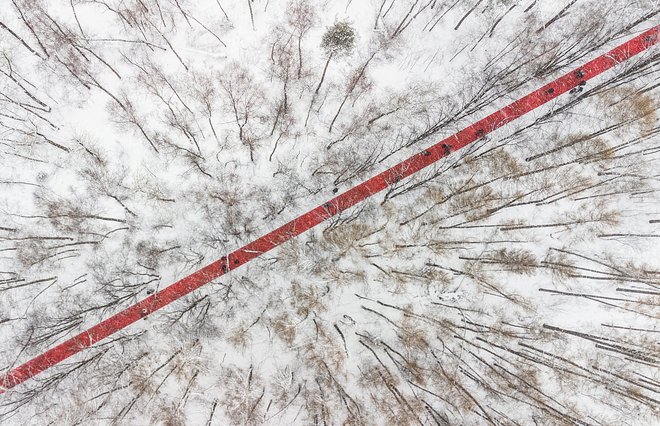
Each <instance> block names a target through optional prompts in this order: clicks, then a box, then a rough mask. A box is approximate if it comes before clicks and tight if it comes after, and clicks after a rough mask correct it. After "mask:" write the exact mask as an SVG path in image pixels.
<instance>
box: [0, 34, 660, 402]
mask: <svg viewBox="0 0 660 426" xmlns="http://www.w3.org/2000/svg"><path fill="white" fill-rule="evenodd" d="M659 39H660V25H659V26H656V27H654V28H651V29H650V30H648V31H646V32H644V33H642V34H641V35H639V36H637V37H635V38H633V39H631V40H629V41H627V42H625V43H623V44H621V45H620V46H618V47H616V48H615V49H613V50H611V51H609V52H608V53H606V54H604V55H602V56H599V57H598V58H596V59H594V60H592V61H590V62H588V63H586V64H585V65H583V66H582V67H580V68H578V69H576V70H574V71H571V72H570V73H568V74H566V75H564V76H562V77H560V78H558V79H557V80H555V81H553V82H552V83H549V84H546V85H545V86H543V87H541V88H540V89H538V90H536V91H534V92H532V93H530V94H528V95H526V96H524V97H522V98H520V99H518V100H517V101H515V102H513V103H511V104H510V105H507V106H505V107H504V108H502V109H500V110H499V111H496V112H494V113H493V114H491V115H489V116H488V117H486V118H484V119H482V120H479V121H478V122H476V123H474V124H472V125H471V126H469V127H467V128H465V129H463V130H461V131H460V132H458V133H456V134H454V135H453V136H450V137H448V138H446V139H444V140H442V141H440V142H438V143H436V144H435V145H433V146H431V147H430V148H427V149H426V150H424V151H422V152H420V153H418V154H415V155H413V156H412V157H410V158H408V159H407V160H405V161H402V162H401V163H399V164H397V165H395V166H393V167H391V168H389V169H387V170H385V171H384V172H382V173H380V174H378V175H376V176H374V177H372V178H371V179H369V180H367V181H365V182H362V183H361V184H359V185H357V186H355V187H353V188H351V189H349V190H348V191H346V192H344V193H342V194H340V195H338V196H336V197H335V198H333V199H331V200H330V201H328V202H326V203H324V204H323V205H320V206H318V207H316V208H315V209H313V210H310V211H308V212H307V213H305V214H303V215H301V216H299V217H298V218H296V219H294V220H292V221H291V222H289V223H287V224H285V225H283V226H281V227H279V228H277V229H276V230H274V231H272V232H270V233H268V234H266V235H264V236H262V237H260V238H258V239H256V240H254V241H252V242H251V243H249V244H248V245H246V246H244V247H242V248H240V249H238V250H236V251H234V252H232V253H229V254H228V255H226V256H224V257H222V258H220V259H219V260H217V261H215V262H213V263H211V264H210V265H207V266H205V267H204V268H202V269H200V270H198V271H197V272H194V273H193V274H191V275H189V276H187V277H185V278H183V279H181V280H179V281H177V282H175V283H174V284H172V285H170V286H169V287H166V288H164V289H163V290H161V291H159V292H157V293H154V294H152V295H151V296H149V297H147V298H146V299H144V300H142V301H140V302H138V303H136V304H135V305H133V306H131V307H129V308H127V309H125V310H123V311H121V312H119V313H117V314H115V315H113V316H111V317H110V318H108V319H106V320H104V321H102V322H101V323H99V324H97V325H95V326H93V327H91V328H90V329H88V330H86V331H83V332H82V333H80V334H78V335H76V336H74V337H72V338H70V339H69V340H66V341H64V342H62V343H60V344H59V345H57V346H55V347H54V348H52V349H49V350H47V351H46V352H44V353H43V354H41V355H39V356H37V357H35V358H33V359H31V360H29V361H27V362H25V363H24V364H22V365H20V366H18V367H16V368H14V369H12V370H10V371H9V372H7V373H6V374H5V375H4V376H2V377H1V378H0V393H2V392H4V391H5V390H6V389H10V388H13V387H14V386H16V385H18V384H20V383H23V382H24V381H26V380H28V379H30V378H32V377H34V376H36V375H37V374H39V373H41V372H43V371H45V370H47V369H48V368H50V367H52V366H54V365H56V364H58V363H60V362H62V361H64V360H65V359H67V358H69V357H71V356H73V355H75V354H77V353H78V352H81V351H82V350H83V349H85V348H88V347H90V346H92V345H93V344H95V343H96V342H99V341H100V340H103V339H105V338H106V337H108V336H110V335H112V334H113V333H116V332H117V331H119V330H122V329H124V328H126V327H128V326H129V325H131V324H133V323H134V322H136V321H138V320H139V319H141V318H143V317H144V316H146V315H149V314H151V313H152V312H154V311H156V310H158V309H160V308H162V307H164V306H166V305H168V304H170V303H172V302H174V301H175V300H177V299H180V298H181V297H183V296H185V295H186V294H188V293H190V292H192V291H194V290H196V289H198V288H199V287H201V286H203V285H205V284H208V283H209V282H211V281H212V280H214V279H216V278H218V277H220V276H222V275H224V274H226V273H227V272H228V271H229V270H231V269H235V268H238V267H239V266H241V265H243V264H245V263H247V262H249V261H250V260H252V259H254V258H255V257H258V256H260V255H261V254H263V253H265V252H267V251H269V250H272V249H273V248H275V247H277V246H279V245H280V244H282V243H284V242H286V241H288V240H290V239H292V238H294V237H296V236H298V235H300V234H302V233H303V232H305V231H307V230H309V229H310V228H312V227H314V226H316V225H318V224H319V223H321V222H323V221H324V220H326V219H328V218H330V217H332V216H335V215H337V214H338V213H340V212H342V211H344V210H346V209H348V208H350V207H353V206H354V205H356V204H358V203H359V202H361V201H364V200H365V199H366V198H368V197H370V196H372V195H374V194H376V193H378V192H380V191H382V190H383V189H385V188H387V187H389V186H390V185H392V184H393V183H395V182H398V181H399V180H401V179H403V178H406V177H408V176H410V175H412V174H414V173H416V172H418V171H420V170H422V169H423V168H425V167H427V166H429V165H431V164H433V163H435V162H437V161H438V160H440V159H441V158H443V157H446V156H447V155H449V153H450V152H453V151H456V150H459V149H461V148H463V147H465V146H467V145H469V144H471V143H472V142H474V141H476V140H478V139H481V138H482V137H483V136H485V135H487V134H488V133H490V132H492V131H494V130H495V129H498V128H500V127H502V126H504V125H505V124H507V123H509V122H511V121H513V120H515V119H517V118H519V117H521V116H522V115H524V114H527V113H528V112H530V111H532V110H534V109H536V108H538V107H539V106H541V105H543V104H545V103H546V102H548V101H551V100H553V99H555V98H557V97H558V96H560V95H562V94H564V93H566V92H568V91H569V90H571V89H573V88H574V87H577V86H578V85H579V84H580V83H581V82H583V81H586V80H589V79H591V78H593V77H596V76H597V75H599V74H601V73H603V72H605V71H607V70H608V69H610V68H612V67H614V66H615V65H617V64H618V63H620V62H623V61H626V60H628V59H630V58H631V57H633V56H635V55H637V54H638V53H641V52H643V51H644V50H646V49H648V48H650V47H651V46H653V45H655V44H657V43H658V42H659V41H660V40H659ZM3 388H4V389H3Z"/></svg>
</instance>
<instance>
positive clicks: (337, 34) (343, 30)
mask: <svg viewBox="0 0 660 426" xmlns="http://www.w3.org/2000/svg"><path fill="white" fill-rule="evenodd" d="M354 45H355V30H354V29H353V27H352V26H351V24H349V23H348V22H337V23H336V24H334V25H333V26H331V27H329V28H328V30H327V31H326V32H325V34H323V37H322V38H321V48H322V49H323V50H324V51H325V53H326V54H327V55H328V59H327V60H326V61H325V66H324V67H323V73H321V81H319V84H318V86H316V90H315V91H314V96H312V102H311V103H310V104H309V110H308V111H307V118H306V119H305V126H307V120H309V114H310V113H311V112H312V107H313V106H314V101H315V100H316V96H317V95H318V94H319V91H320V90H321V86H322V85H323V80H325V73H326V71H327V70H328V65H330V61H331V60H332V58H333V57H334V56H335V55H338V54H345V53H348V52H350V51H351V50H352V49H353V46H354Z"/></svg>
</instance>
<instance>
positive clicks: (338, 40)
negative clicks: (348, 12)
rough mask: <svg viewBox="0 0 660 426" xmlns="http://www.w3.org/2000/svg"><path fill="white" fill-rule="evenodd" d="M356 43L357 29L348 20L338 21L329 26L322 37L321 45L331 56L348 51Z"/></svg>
mask: <svg viewBox="0 0 660 426" xmlns="http://www.w3.org/2000/svg"><path fill="white" fill-rule="evenodd" d="M353 45H355V30H354V29H353V27H351V24H349V23H348V22H337V23H336V24H335V25H333V26H331V27H330V28H328V30H327V31H326V32H325V34H323V38H322V39H321V47H322V48H323V50H325V51H326V53H327V54H328V55H329V56H334V55H335V54H337V53H348V52H350V51H351V49H353Z"/></svg>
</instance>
